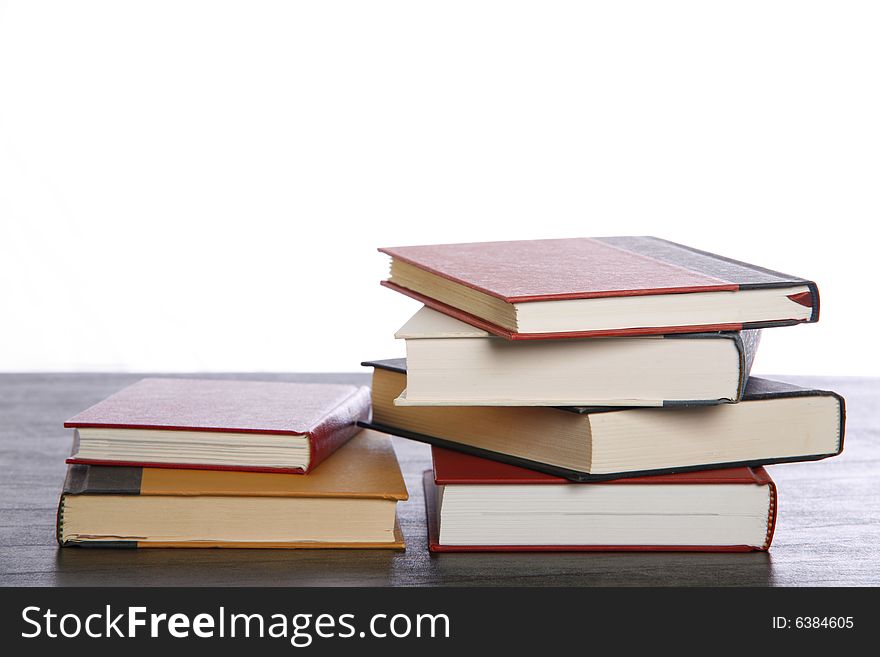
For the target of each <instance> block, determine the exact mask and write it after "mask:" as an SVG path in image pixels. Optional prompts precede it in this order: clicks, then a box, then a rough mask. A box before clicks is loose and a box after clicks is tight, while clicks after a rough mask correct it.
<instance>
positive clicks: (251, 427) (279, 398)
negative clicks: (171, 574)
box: [64, 378, 370, 473]
mask: <svg viewBox="0 0 880 657" xmlns="http://www.w3.org/2000/svg"><path fill="white" fill-rule="evenodd" d="M369 416H370V392H369V389H368V388H366V387H358V386H351V385H336V384H323V383H288V382H279V381H241V380H218V379H163V378H153V379H143V380H141V381H139V382H137V383H135V384H133V385H130V386H128V387H127V388H124V389H123V390H121V391H119V392H117V393H116V394H114V395H111V396H110V397H108V398H107V399H105V400H103V401H101V402H98V403H97V404H95V405H94V406H92V407H91V408H89V409H87V410H85V411H83V412H82V413H80V414H78V415H76V416H74V417H72V418H71V419H69V420H68V421H67V422H65V423H64V426H65V427H69V428H73V429H76V432H75V435H76V447H75V451H74V453H73V455H72V456H71V458H70V459H68V461H67V462H68V463H79V464H86V465H129V466H131V465H133V466H154V467H162V468H196V469H218V470H224V469H228V470H246V471H255V472H287V473H305V472H309V471H311V470H312V469H313V468H314V467H315V466H317V465H318V464H319V463H320V462H321V461H323V460H324V459H326V458H327V457H328V456H330V455H331V454H332V453H333V452H334V451H336V450H337V449H339V448H340V447H341V446H342V445H344V444H345V443H346V442H347V441H348V440H349V439H350V438H351V437H352V436H354V435H355V434H356V433H357V431H358V428H357V422H358V421H359V420H366V419H368V418H369Z"/></svg>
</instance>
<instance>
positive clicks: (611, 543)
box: [424, 447, 777, 552]
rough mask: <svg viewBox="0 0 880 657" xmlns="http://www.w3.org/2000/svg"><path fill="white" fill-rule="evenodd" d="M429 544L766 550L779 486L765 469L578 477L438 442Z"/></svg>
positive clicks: (477, 548)
mask: <svg viewBox="0 0 880 657" xmlns="http://www.w3.org/2000/svg"><path fill="white" fill-rule="evenodd" d="M432 455H433V459H434V471H433V472H431V471H427V472H425V475H424V487H425V502H426V508H427V518H428V544H429V548H430V550H431V551H432V552H506V551H557V552H565V551H607V550H615V551H616V550H622V551H700V552H747V551H752V550H767V549H768V548H769V547H770V543H771V541H772V540H773V531H774V528H775V526H776V511H777V493H776V486H775V484H774V483H773V480H772V479H770V475H768V474H767V471H766V470H764V468H747V467H743V468H728V469H722V470H704V471H695V472H687V473H682V474H674V475H656V476H651V477H632V478H629V479H616V480H613V481H607V482H601V483H573V482H571V481H568V480H567V479H563V478H561V477H555V476H553V475H549V474H545V473H541V472H536V471H534V470H527V469H525V468H520V467H517V466H513V465H508V464H505V463H499V462H496V461H489V460H486V459H482V458H479V457H476V456H472V455H469V454H462V453H460V452H453V451H451V450H446V449H442V448H439V447H433V448H432Z"/></svg>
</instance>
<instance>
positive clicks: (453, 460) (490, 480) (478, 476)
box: [423, 447, 777, 552]
mask: <svg viewBox="0 0 880 657" xmlns="http://www.w3.org/2000/svg"><path fill="white" fill-rule="evenodd" d="M431 455H432V457H433V460H434V470H433V472H431V471H426V472H425V475H424V480H423V484H424V488H425V505H426V511H427V517H428V547H429V549H430V550H431V551H432V552H533V551H539V552H545V551H549V552H561V551H566V552H572V551H575V552H581V551H587V552H589V551H609V550H613V551H631V552H649V551H670V552H750V551H754V550H767V549H768V548H769V547H770V543H771V542H772V541H773V532H774V530H775V528H776V511H777V492H776V484H775V483H774V482H773V480H772V479H771V478H770V475H769V474H767V471H766V470H765V469H764V468H761V467H758V468H748V467H741V468H725V469H720V470H697V471H692V472H683V473H679V474H668V475H654V476H649V477H631V478H628V479H614V480H612V481H603V482H597V483H573V482H571V481H569V480H568V479H563V478H562V477H556V476H554V475H551V474H546V473H543V472H536V471H534V470H528V469H526V468H520V467H517V466H515V465H509V464H507V463H499V462H498V461H490V460H488V459H483V458H479V457H477V456H473V455H470V454H463V453H461V452H454V451H452V450H448V449H442V448H440V447H432V448H431ZM462 484H463V485H486V484H509V485H530V484H535V485H564V486H595V485H614V486H626V485H628V484H652V485H655V484H666V485H669V484H675V485H683V486H686V485H693V484H704V485H705V484H753V485H755V486H767V487H768V488H769V490H770V504H769V506H768V518H767V538H766V541H765V542H764V545H763V546H761V547H760V548H756V547H754V546H749V545H725V546H713V545H710V546H706V545H697V546H694V545H660V546H658V545H623V546H616V545H509V546H498V545H485V546H483V545H467V546H459V545H442V544H440V543H439V536H440V524H439V512H438V509H437V488H436V487H437V486H444V485H462Z"/></svg>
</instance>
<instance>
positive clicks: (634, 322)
mask: <svg viewBox="0 0 880 657" xmlns="http://www.w3.org/2000/svg"><path fill="white" fill-rule="evenodd" d="M379 251H381V252H382V253H385V254H387V255H389V256H391V276H390V277H389V278H388V280H385V281H382V284H383V285H384V286H386V287H388V288H391V289H393V290H395V291H397V292H401V293H402V294H406V295H408V296H410V297H413V298H414V299H417V300H419V301H421V302H422V303H424V304H425V305H427V306H430V307H432V308H434V309H435V310H439V311H441V312H443V313H445V314H447V315H450V316H453V317H456V318H458V319H461V320H463V321H465V322H467V323H469V324H471V325H473V326H476V327H478V328H481V329H484V330H486V331H488V332H490V333H493V334H495V335H499V336H501V337H505V338H509V339H513V340H529V339H542V338H543V339H546V338H571V337H593V336H601V335H606V336H607V335H618V336H619V335H640V334H667V333H693V332H699V331H738V330H741V329H749V328H765V327H770V326H787V325H791V324H798V323H801V322H815V321H817V320H818V319H819V292H818V288H817V287H816V284H815V283H814V282H812V281H809V280H806V279H803V278H799V277H796V276H791V275H789V274H783V273H781V272H777V271H772V270H770V269H765V268H763V267H758V266H756V265H751V264H748V263H745V262H739V261H736V260H732V259H730V258H726V257H724V256H720V255H716V254H713V253H708V252H706V251H700V250H698V249H694V248H691V247H688V246H684V245H681V244H676V243H674V242H669V241H666V240H662V239H658V238H656V237H599V238H573V239H549V240H531V241H511V242H481V243H471V244H435V245H429V246H402V247H390V248H381V249H379Z"/></svg>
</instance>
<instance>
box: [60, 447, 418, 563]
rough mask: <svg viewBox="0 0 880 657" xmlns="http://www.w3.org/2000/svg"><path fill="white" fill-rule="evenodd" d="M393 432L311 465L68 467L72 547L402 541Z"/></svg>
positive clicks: (63, 529) (66, 509) (64, 503)
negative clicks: (307, 468)
mask: <svg viewBox="0 0 880 657" xmlns="http://www.w3.org/2000/svg"><path fill="white" fill-rule="evenodd" d="M405 499H407V490H406V485H405V484H404V481H403V477H402V475H401V472H400V467H399V465H398V462H397V458H396V456H395V454H394V449H393V447H392V445H391V439H390V438H389V437H388V436H385V435H382V434H379V433H375V432H373V431H369V430H363V431H361V433H360V434H359V435H357V436H355V437H354V438H353V439H352V440H350V441H348V442H347V443H346V444H345V445H344V446H342V447H341V448H339V450H338V451H337V452H336V453H335V454H334V455H333V456H332V457H330V458H328V459H327V460H326V461H325V462H324V463H322V464H321V467H320V468H317V469H316V470H315V471H314V472H313V473H311V474H309V475H306V476H295V475H289V474H282V473H262V472H237V471H224V470H186V469H167V468H140V467H108V466H95V465H77V464H74V465H70V466H69V467H68V471H67V479H66V481H65V482H64V489H63V492H62V495H61V500H60V503H59V506H58V523H57V524H58V526H57V535H58V542H59V543H60V544H61V545H62V546H65V547H71V546H78V547H141V548H146V547H236V548H239V547H248V548H395V549H402V548H403V547H404V543H403V536H402V534H401V532H400V528H399V527H398V525H397V514H396V511H397V502H398V501H401V500H405Z"/></svg>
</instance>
